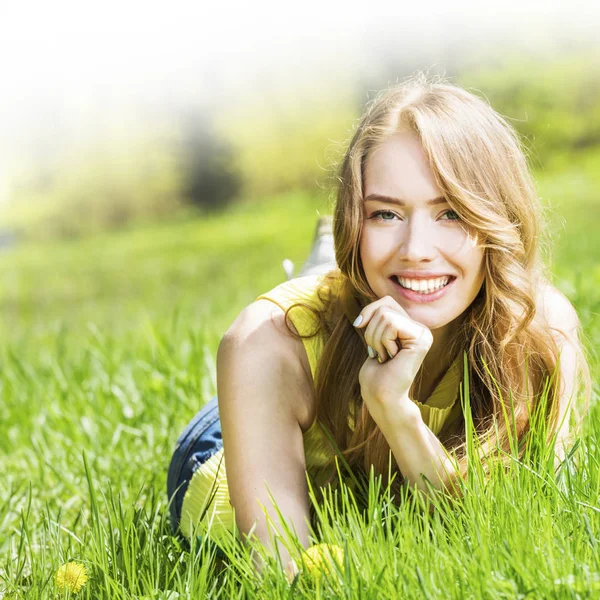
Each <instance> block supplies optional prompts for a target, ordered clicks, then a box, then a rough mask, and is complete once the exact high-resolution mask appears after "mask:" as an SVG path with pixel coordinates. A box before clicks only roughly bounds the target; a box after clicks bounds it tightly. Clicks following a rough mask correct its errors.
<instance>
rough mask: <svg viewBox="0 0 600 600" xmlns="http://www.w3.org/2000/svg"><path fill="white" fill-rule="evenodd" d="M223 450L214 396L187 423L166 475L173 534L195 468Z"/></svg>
mask: <svg viewBox="0 0 600 600" xmlns="http://www.w3.org/2000/svg"><path fill="white" fill-rule="evenodd" d="M222 447H223V439H222V436H221V421H220V419H219V404H218V402H217V397H216V396H215V397H214V398H212V400H210V402H208V403H207V404H206V405H205V406H203V407H202V408H201V409H200V411H199V412H198V413H197V414H196V416H195V417H194V418H193V419H192V420H191V421H190V422H189V423H188V425H187V427H186V428H185V429H184V431H183V433H182V434H181V435H180V436H179V439H178V440H177V445H176V446H175V451H174V452H173V457H172V458H171V464H170V465H169V473H168V475H167V495H168V498H169V502H170V505H169V509H170V514H171V527H172V528H173V532H174V533H176V532H177V530H178V529H179V523H180V520H181V507H182V505H183V497H184V496H185V492H186V490H187V488H188V485H189V483H190V480H191V478H192V475H193V474H194V472H195V471H196V469H197V468H198V467H199V466H200V465H201V464H202V463H204V462H206V461H207V460H208V459H209V458H210V457H211V456H212V455H213V454H215V453H216V452H218V451H219V450H220V449H221V448H222Z"/></svg>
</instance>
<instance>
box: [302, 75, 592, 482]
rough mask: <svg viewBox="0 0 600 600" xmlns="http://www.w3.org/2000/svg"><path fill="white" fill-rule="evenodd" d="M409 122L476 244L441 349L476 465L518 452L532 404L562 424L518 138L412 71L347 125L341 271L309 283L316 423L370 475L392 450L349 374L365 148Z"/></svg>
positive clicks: (339, 210) (337, 233)
mask: <svg viewBox="0 0 600 600" xmlns="http://www.w3.org/2000/svg"><path fill="white" fill-rule="evenodd" d="M407 128H408V129H410V130H411V131H413V132H414V133H415V134H416V135H417V136H418V137H419V139H420V141H421V144H422V146H423V149H424V151H425V154H426V156H427V157H428V159H429V162H430V165H431V169H432V171H433V173H434V176H435V181H436V183H437V185H438V187H439V189H440V190H441V191H442V193H443V195H444V196H445V197H446V199H447V201H448V203H449V204H450V206H451V208H452V209H453V210H454V211H456V213H457V214H458V216H459V217H460V219H461V220H462V222H463V223H464V224H465V226H466V227H468V228H470V231H471V232H475V234H476V236H477V239H478V243H479V245H480V246H481V247H482V248H483V249H484V268H485V280H484V284H483V286H482V288H481V290H480V292H479V294H478V296H477V297H476V298H475V300H474V301H473V302H472V304H471V305H470V306H469V308H468V309H467V310H466V311H465V312H464V313H463V315H462V316H461V319H460V326H459V327H458V328H457V330H456V332H455V333H454V335H453V338H452V339H451V340H450V341H449V344H448V346H447V348H446V351H447V352H449V353H450V354H449V355H450V356H456V355H457V354H459V353H462V352H464V353H466V356H467V358H468V377H469V392H470V394H469V396H470V408H471V416H472V422H473V427H474V432H475V434H476V436H477V438H478V440H477V441H478V442H479V447H480V450H481V452H482V454H481V457H482V461H483V462H484V463H486V462H487V460H486V457H489V456H491V455H492V454H494V449H496V450H497V449H498V448H500V449H502V450H504V451H506V452H507V453H508V452H510V450H511V437H512V440H513V441H514V439H515V437H516V439H517V441H518V443H519V448H520V452H521V454H522V452H523V451H524V448H523V446H524V444H521V442H522V441H523V440H524V438H525V437H526V436H527V434H528V432H529V431H530V429H531V424H532V419H534V415H535V413H536V410H537V411H538V412H539V411H542V413H543V415H542V419H543V420H544V421H545V423H546V425H547V431H548V441H550V440H551V436H552V434H553V433H554V432H556V430H557V428H558V426H559V425H560V424H559V423H558V415H559V400H560V398H559V390H560V389H561V385H562V381H561V375H560V371H559V369H556V367H557V364H558V360H559V353H560V352H559V347H558V345H557V342H556V339H555V336H554V335H553V334H552V332H551V330H550V326H549V324H548V322H547V321H546V317H545V315H544V312H543V310H538V309H539V308H540V306H541V305H540V296H539V291H540V290H542V289H543V286H544V285H546V284H548V283H549V277H548V275H547V272H546V268H545V267H544V264H543V261H542V258H541V256H540V249H541V244H542V238H541V236H542V234H543V233H544V230H543V228H542V224H543V217H544V215H543V209H542V205H541V203H540V201H539V199H538V196H537V194H536V191H535V187H534V184H533V181H532V178H531V175H530V173H529V170H528V167H527V160H526V157H525V155H524V152H523V149H522V146H521V143H520V141H519V138H518V135H517V133H516V132H515V130H514V129H513V127H512V126H511V125H510V124H509V123H508V122H507V121H506V120H505V119H504V118H503V117H502V116H500V115H499V114H498V113H497V112H495V111H494V110H493V109H492V108H491V106H490V105H489V104H488V103H487V102H486V101H484V100H482V99H481V98H479V97H477V96H475V95H474V94H472V93H470V92H468V91H466V90H464V89H462V88H460V87H458V86H456V85H453V84H451V83H449V82H447V81H444V80H442V79H440V78H436V79H429V78H428V77H427V76H425V75H423V74H417V75H416V76H413V77H411V78H409V79H408V80H406V81H404V82H402V83H401V84H397V85H395V86H393V87H391V88H389V89H387V90H384V91H383V92H381V93H380V94H379V95H378V96H377V97H376V98H375V99H374V100H372V101H371V102H370V103H369V104H368V105H367V107H366V110H365V112H364V114H363V116H362V118H361V119H360V122H359V123H358V126H357V127H356V130H355V132H354V134H353V137H352V139H351V142H350V144H349V147H348V150H347V152H346V153H345V156H344V159H343V162H342V163H341V167H340V168H339V173H338V175H339V176H338V181H339V187H338V190H337V198H336V203H335V210H334V218H333V234H334V241H335V255H336V262H337V265H338V269H336V270H334V271H331V272H330V273H329V274H328V275H327V276H326V277H325V278H324V279H323V280H322V284H321V287H320V289H319V290H318V293H319V296H320V297H321V300H322V301H323V302H324V306H325V308H324V310H323V311H321V312H319V313H318V317H319V322H320V331H321V332H322V333H323V334H324V335H325V338H326V343H325V346H324V350H323V353H322V355H321V357H320V359H319V363H318V366H317V373H316V378H315V392H316V415H317V419H318V420H319V421H320V422H321V424H322V425H323V426H324V427H325V429H326V430H328V431H329V433H330V434H331V436H332V438H333V440H334V442H335V445H336V446H337V447H338V449H339V450H340V451H341V453H342V455H343V456H344V458H345V460H346V461H347V462H348V464H349V465H350V467H360V468H362V469H363V471H364V472H366V473H368V472H369V470H370V468H371V466H373V467H374V470H375V473H376V474H380V475H382V476H383V478H384V480H387V475H388V468H389V460H390V448H389V445H388V444H387V442H386V440H385V438H384V436H383V434H382V433H381V431H380V430H379V428H378V427H377V425H376V423H375V422H374V421H373V419H372V417H371V416H370V414H369V411H368V409H367V407H366V405H365V404H363V402H362V398H361V394H360V386H359V383H358V373H359V370H360V368H361V366H362V364H363V363H364V361H365V360H366V357H367V352H366V345H365V343H364V341H363V339H362V336H361V335H360V334H359V333H358V332H357V330H356V329H355V328H354V327H353V326H352V322H353V321H354V319H355V318H356V316H357V315H358V313H359V312H360V311H361V309H362V308H363V307H364V306H366V305H367V304H369V303H370V302H373V301H374V300H376V299H377V297H376V295H375V294H374V292H373V290H372V289H371V288H370V286H369V284H368V282H367V279H366V277H365V273H364V270H363V266H362V264H361V259H360V252H359V241H360V237H361V230H362V223H363V192H364V189H363V183H364V172H365V164H366V161H367V160H368V159H369V156H370V154H371V152H372V151H373V149H374V148H376V147H377V146H378V145H379V144H381V143H382V142H383V141H384V140H386V139H387V138H388V137H389V136H392V135H393V134H394V133H396V132H398V131H399V130H401V129H403V130H405V129H407ZM291 308H293V307H291ZM575 343H576V346H577V352H578V378H577V380H578V383H580V384H582V385H583V388H584V391H583V394H584V396H585V399H586V406H587V403H588V402H589V396H590V389H591V380H590V374H589V367H588V364H587V360H586V357H585V353H584V350H583V347H582V346H581V344H580V343H579V341H578V340H575ZM420 374H421V373H419V374H417V377H416V379H415V381H416V380H418V379H419V377H420ZM413 387H414V384H413ZM413 392H414V389H412V388H411V391H410V393H411V394H412V393H413ZM577 392H578V393H579V392H580V390H577ZM411 397H414V396H412V395H411ZM507 414H508V415H511V418H510V422H507V420H506V418H505V415H507ZM349 415H350V416H351V419H350V421H354V423H351V422H349ZM442 433H443V432H442ZM440 439H441V441H442V443H443V444H444V446H445V447H446V449H447V450H453V451H454V454H455V457H456V458H457V461H458V462H457V465H458V469H457V475H456V476H463V477H464V476H465V475H466V472H467V453H466V444H467V440H466V436H465V425H464V420H463V422H462V426H460V425H459V427H458V429H457V430H455V431H454V432H453V433H452V435H450V434H447V435H445V437H444V436H443V437H441V438H440ZM394 463H395V461H394ZM393 467H394V468H395V470H396V471H397V465H396V464H394V465H393Z"/></svg>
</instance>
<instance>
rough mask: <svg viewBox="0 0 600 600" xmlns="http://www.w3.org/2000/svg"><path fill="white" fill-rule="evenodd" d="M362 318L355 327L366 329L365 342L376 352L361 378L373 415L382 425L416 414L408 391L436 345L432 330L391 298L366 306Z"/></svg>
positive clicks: (359, 377) (364, 366) (368, 406)
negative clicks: (408, 413) (414, 319)
mask: <svg viewBox="0 0 600 600" xmlns="http://www.w3.org/2000/svg"><path fill="white" fill-rule="evenodd" d="M360 317H362V320H360V321H359V318H360ZM359 318H357V319H356V321H354V323H355V327H357V328H358V329H362V330H364V338H365V342H366V343H367V345H368V346H369V347H370V348H371V349H372V351H370V352H369V354H370V356H369V358H367V360H366V361H365V363H364V364H363V366H362V368H361V370H360V373H359V375H358V380H359V383H360V389H361V394H362V397H363V400H364V402H365V403H366V404H367V408H368V409H369V412H370V413H371V416H372V417H373V419H374V420H375V422H376V423H377V424H378V425H379V424H380V423H382V422H386V421H388V420H389V419H390V417H393V416H398V417H402V416H403V415H405V414H407V411H408V412H410V413H411V414H415V413H414V409H415V408H417V407H416V405H415V404H414V403H413V402H411V401H410V399H409V397H408V391H409V389H410V387H411V385H412V383H413V381H414V379H415V377H416V375H417V372H418V371H419V368H420V366H421V364H422V362H423V359H424V358H425V355H426V354H427V352H429V349H430V348H431V344H432V343H433V336H432V334H431V331H430V330H429V329H428V328H427V327H425V325H423V324H421V323H418V322H416V321H413V320H412V319H411V318H410V317H409V316H408V314H407V313H406V311H405V310H404V309H403V308H402V307H401V306H400V305H399V304H398V303H397V302H396V301H395V300H394V299H393V298H392V297H391V296H385V297H383V298H380V299H379V300H377V301H375V302H372V303H371V304H369V305H368V306H365V308H363V310H362V311H361V313H360V315H359ZM357 321H358V323H357ZM375 353H376V354H375ZM371 354H373V357H371ZM417 410H418V409H417ZM382 420H383V421H382Z"/></svg>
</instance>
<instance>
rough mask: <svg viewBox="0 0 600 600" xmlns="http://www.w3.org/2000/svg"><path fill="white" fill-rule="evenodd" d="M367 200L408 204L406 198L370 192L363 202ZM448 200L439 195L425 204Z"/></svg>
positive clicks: (401, 204)
mask: <svg viewBox="0 0 600 600" xmlns="http://www.w3.org/2000/svg"><path fill="white" fill-rule="evenodd" d="M367 200H377V201H378V202H387V203H388V204H397V205H398V206H406V204H407V202H406V201H405V200H400V198H391V197H390V196H382V195H381V194H369V195H368V196H367V197H366V198H365V199H364V200H363V202H367ZM447 202H448V200H446V198H444V197H443V196H439V197H438V198H433V199H432V200H427V202H426V203H425V204H427V205H428V206H435V205H436V204H444V203H447Z"/></svg>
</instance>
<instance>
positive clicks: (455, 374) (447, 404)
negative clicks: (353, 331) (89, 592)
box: [180, 275, 462, 542]
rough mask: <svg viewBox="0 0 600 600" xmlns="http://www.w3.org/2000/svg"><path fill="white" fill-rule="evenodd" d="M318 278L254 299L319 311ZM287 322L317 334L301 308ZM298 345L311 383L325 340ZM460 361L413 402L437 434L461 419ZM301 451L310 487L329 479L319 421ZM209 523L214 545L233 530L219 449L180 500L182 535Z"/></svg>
mask: <svg viewBox="0 0 600 600" xmlns="http://www.w3.org/2000/svg"><path fill="white" fill-rule="evenodd" d="M321 278H322V275H312V276H307V277H298V278H296V279H292V280H290V281H287V282H285V283H282V284H281V285H279V286H277V287H276V288H275V289H273V290H271V291H270V292H268V293H266V294H263V295H261V296H259V297H258V298H257V300H261V299H264V300H270V301H271V302H273V303H275V304H276V305H278V306H279V307H280V308H282V309H283V310H286V309H287V308H288V307H289V306H291V305H292V304H295V303H296V302H303V303H305V304H308V305H309V306H313V307H315V308H317V309H318V308H320V307H321V306H322V305H321V302H320V300H319V298H318V296H317V294H316V288H317V285H318V283H319V281H320V279H321ZM289 319H290V321H291V322H292V323H293V325H294V327H295V328H296V330H297V331H298V333H299V334H300V335H310V334H311V333H313V332H314V331H315V329H316V323H317V321H316V315H315V313H314V312H313V311H311V310H309V309H307V308H305V307H301V306H296V307H295V308H293V309H292V310H291V311H290V312H289ZM302 341H303V343H304V348H305V349H306V354H307V356H308V361H309V364H310V370H311V373H312V376H313V380H314V378H315V373H316V368H317V362H318V360H319V356H320V354H321V352H322V350H323V346H324V343H325V339H324V336H323V335H322V334H317V335H315V336H313V337H311V338H305V339H303V340H302ZM460 359H461V357H460V356H458V357H457V358H456V359H455V361H454V362H453V363H452V365H451V366H450V368H449V369H448V371H447V372H446V373H445V374H444V376H443V378H442V379H441V381H440V382H439V384H438V385H437V387H436V388H435V390H434V391H433V393H432V394H431V396H430V397H429V398H428V400H427V401H426V402H425V403H424V404H421V403H420V402H418V401H416V400H415V401H414V402H415V403H416V404H417V405H418V406H419V409H420V411H421V415H422V417H423V421H424V422H425V424H426V425H427V426H428V427H429V429H431V431H432V432H433V433H434V434H435V435H438V434H439V433H440V432H441V431H442V429H443V428H444V426H451V425H452V424H453V423H455V422H456V421H457V419H458V418H460V416H461V415H462V410H461V405H460V401H457V399H458V396H459V386H460V381H461V373H462V361H461V360H460ZM304 452H305V456H306V470H307V472H308V473H309V475H310V477H311V480H312V482H314V483H315V484H316V485H321V484H322V482H324V481H325V480H326V479H327V478H328V477H329V469H325V465H326V464H327V463H328V461H329V459H330V458H331V457H332V450H331V446H330V445H329V443H328V442H327V438H326V437H325V434H324V433H323V431H322V429H321V428H320V427H319V425H318V423H317V421H315V422H314V423H313V424H312V426H311V427H310V428H309V429H308V430H307V431H306V432H305V433H304ZM209 524H210V536H211V538H212V539H214V540H215V541H217V542H218V541H219V539H221V538H222V537H223V536H226V535H231V532H233V531H234V524H235V517H234V512H233V508H232V507H231V503H230V500H229V489H228V487H227V474H226V469H225V461H224V457H223V449H221V450H219V451H218V452H216V453H215V454H214V455H213V456H211V457H210V458H209V459H208V460H207V461H206V462H204V463H203V464H202V465H200V466H199V467H198V469H197V470H196V471H195V472H194V474H193V476H192V478H191V480H190V483H189V486H188V489H187V490H186V493H185V496H184V499H183V505H182V510H181V522H180V529H181V531H182V533H183V534H184V535H186V536H188V537H190V536H191V535H193V534H194V533H195V534H196V535H198V534H200V535H204V534H205V533H206V528H207V527H208V525H209Z"/></svg>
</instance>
